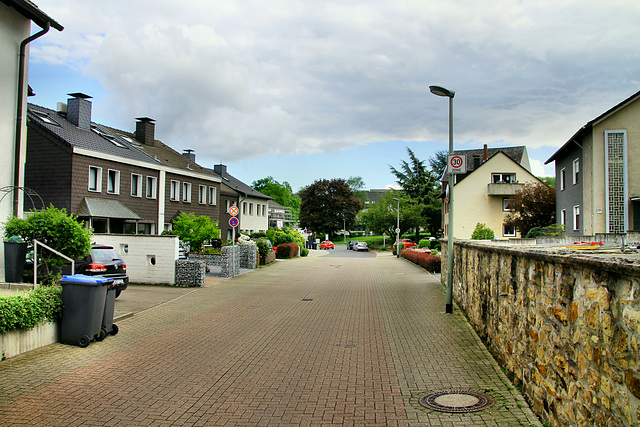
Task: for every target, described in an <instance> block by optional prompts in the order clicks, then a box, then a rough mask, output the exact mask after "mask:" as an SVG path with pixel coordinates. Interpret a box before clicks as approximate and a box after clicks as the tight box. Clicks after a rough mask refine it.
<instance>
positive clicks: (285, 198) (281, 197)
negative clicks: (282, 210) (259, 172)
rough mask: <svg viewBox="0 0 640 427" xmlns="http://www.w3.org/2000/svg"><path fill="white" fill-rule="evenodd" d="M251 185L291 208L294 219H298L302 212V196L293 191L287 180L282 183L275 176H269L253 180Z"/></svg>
mask: <svg viewBox="0 0 640 427" xmlns="http://www.w3.org/2000/svg"><path fill="white" fill-rule="evenodd" d="M251 187H253V189H254V190H256V191H259V192H261V193H262V194H266V195H267V196H271V197H273V200H275V202H276V203H278V204H280V205H282V206H286V207H288V208H291V213H292V214H293V220H294V221H296V220H297V219H298V216H299V214H300V197H298V196H297V195H296V194H295V193H294V192H293V190H292V189H291V185H290V184H289V183H288V182H287V181H284V182H283V183H282V184H280V183H279V182H278V181H276V180H275V179H273V177H271V176H268V177H266V178H262V179H259V180H257V181H253V183H252V184H251Z"/></svg>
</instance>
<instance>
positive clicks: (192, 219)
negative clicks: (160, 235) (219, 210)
mask: <svg viewBox="0 0 640 427" xmlns="http://www.w3.org/2000/svg"><path fill="white" fill-rule="evenodd" d="M173 234H176V235H178V236H180V239H181V240H182V241H183V242H186V243H188V244H189V248H190V250H192V251H194V252H199V251H201V250H202V245H203V244H204V242H208V241H209V240H211V239H217V238H219V237H220V229H219V228H218V223H217V222H213V221H211V218H209V217H208V216H206V215H201V216H196V215H195V214H194V213H189V214H187V213H184V212H183V213H181V214H180V215H178V218H176V219H175V220H174V221H173Z"/></svg>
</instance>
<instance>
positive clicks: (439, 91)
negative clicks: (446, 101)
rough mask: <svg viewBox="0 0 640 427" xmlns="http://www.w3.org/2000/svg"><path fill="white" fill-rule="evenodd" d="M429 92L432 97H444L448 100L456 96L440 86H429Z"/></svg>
mask: <svg viewBox="0 0 640 427" xmlns="http://www.w3.org/2000/svg"><path fill="white" fill-rule="evenodd" d="M429 90H430V91H431V93H432V94H434V95H438V96H446V97H448V98H453V97H454V96H455V95H456V93H455V92H454V91H452V90H449V89H445V88H443V87H442V86H429Z"/></svg>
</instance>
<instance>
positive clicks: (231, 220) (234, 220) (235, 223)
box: [229, 216, 240, 227]
mask: <svg viewBox="0 0 640 427" xmlns="http://www.w3.org/2000/svg"><path fill="white" fill-rule="evenodd" d="M239 222H240V221H238V218H236V217H235V216H234V217H231V218H229V225H230V226H232V227H237V226H238V223H239Z"/></svg>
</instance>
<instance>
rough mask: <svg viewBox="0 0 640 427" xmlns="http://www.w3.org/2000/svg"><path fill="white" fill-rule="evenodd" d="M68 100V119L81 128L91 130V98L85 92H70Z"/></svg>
mask: <svg viewBox="0 0 640 427" xmlns="http://www.w3.org/2000/svg"><path fill="white" fill-rule="evenodd" d="M67 95H69V96H72V97H73V98H70V99H68V100H67V120H68V121H70V122H71V123H73V124H74V125H76V126H78V127H79V128H80V129H84V130H91V101H88V99H89V98H91V97H90V96H89V95H85V94H84V93H69V94H67Z"/></svg>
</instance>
